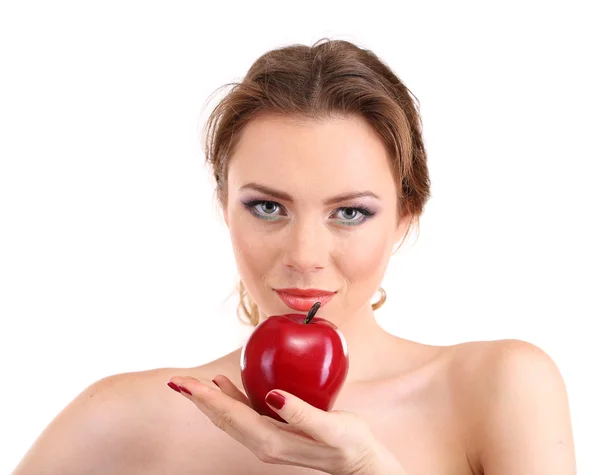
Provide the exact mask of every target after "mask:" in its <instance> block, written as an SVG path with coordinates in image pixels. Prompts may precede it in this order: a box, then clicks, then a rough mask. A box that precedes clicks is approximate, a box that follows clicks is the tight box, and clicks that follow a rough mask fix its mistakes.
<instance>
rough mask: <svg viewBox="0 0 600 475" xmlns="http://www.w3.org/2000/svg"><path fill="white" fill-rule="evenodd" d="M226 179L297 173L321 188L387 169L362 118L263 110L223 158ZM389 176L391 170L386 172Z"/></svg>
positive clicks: (283, 179) (377, 176)
mask: <svg viewBox="0 0 600 475" xmlns="http://www.w3.org/2000/svg"><path fill="white" fill-rule="evenodd" d="M228 168H229V179H228V181H229V182H230V183H236V184H238V185H239V186H243V184H244V183H242V182H265V181H268V182H270V184H271V185H273V184H279V187H278V188H281V187H282V186H284V185H285V183H287V182H297V181H298V179H301V180H310V181H311V182H312V183H315V184H321V185H323V184H325V185H327V188H331V187H334V188H337V187H336V183H338V184H339V185H340V186H341V187H342V188H344V187H345V188H348V187H349V186H350V187H351V188H355V187H359V188H360V187H363V188H364V187H365V186H367V185H369V184H371V185H372V186H373V185H374V184H377V182H380V181H381V180H382V178H384V176H385V175H391V170H390V167H389V162H388V158H387V153H386V150H385V147H384V145H383V142H382V141H381V139H380V138H379V137H378V135H377V134H376V133H375V132H374V131H373V130H372V129H371V128H370V127H369V126H368V125H367V124H366V122H365V121H364V120H362V119H360V120H359V119H356V118H352V117H350V118H337V119H321V120H317V121H309V120H303V121H299V120H296V119H293V118H285V117H277V116H267V117H261V118H258V119H255V120H253V121H252V122H250V123H249V124H248V125H247V126H246V128H245V129H244V131H243V132H242V135H241V137H240V140H239V142H238V144H237V146H236V150H235V151H234V154H233V156H232V157H231V162H230V164H229V167H228ZM390 179H391V176H390Z"/></svg>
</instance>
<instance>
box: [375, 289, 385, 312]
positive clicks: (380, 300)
mask: <svg viewBox="0 0 600 475" xmlns="http://www.w3.org/2000/svg"><path fill="white" fill-rule="evenodd" d="M379 293H380V294H381V298H380V299H379V300H378V301H377V302H375V303H374V304H372V307H373V310H377V309H378V308H380V307H381V306H382V305H383V304H384V303H385V300H386V298H387V296H386V293H385V290H383V287H379Z"/></svg>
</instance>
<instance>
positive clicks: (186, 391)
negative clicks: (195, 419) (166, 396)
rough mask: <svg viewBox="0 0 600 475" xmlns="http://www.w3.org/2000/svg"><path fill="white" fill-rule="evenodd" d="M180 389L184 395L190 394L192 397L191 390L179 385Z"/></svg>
mask: <svg viewBox="0 0 600 475" xmlns="http://www.w3.org/2000/svg"><path fill="white" fill-rule="evenodd" d="M179 389H181V390H182V391H183V392H184V393H186V394H189V395H190V396H191V395H192V393H191V392H190V390H189V389H188V388H186V387H184V386H181V385H179Z"/></svg>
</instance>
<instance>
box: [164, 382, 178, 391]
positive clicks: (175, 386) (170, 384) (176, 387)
mask: <svg viewBox="0 0 600 475" xmlns="http://www.w3.org/2000/svg"><path fill="white" fill-rule="evenodd" d="M167 386H169V387H170V388H171V389H172V390H173V391H177V392H178V393H179V392H181V391H179V386H177V385H176V384H175V383H172V382H171V381H169V382H168V383H167Z"/></svg>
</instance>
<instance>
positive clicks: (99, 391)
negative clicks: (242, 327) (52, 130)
mask: <svg viewBox="0 0 600 475" xmlns="http://www.w3.org/2000/svg"><path fill="white" fill-rule="evenodd" d="M206 156H207V161H208V163H209V164H210V166H211V167H212V170H213V172H214V177H215V179H216V185H217V189H216V192H217V196H218V199H219V203H220V205H221V207H222V210H223V213H224V216H225V221H226V223H227V226H228V228H229V231H230V234H231V240H232V244H233V249H234V254H235V258H236V262H237V266H238V270H239V273H240V276H241V281H242V282H241V283H240V297H241V302H240V310H241V313H243V314H244V315H245V316H246V317H248V318H249V320H250V322H251V323H252V324H253V325H257V324H258V323H259V322H261V321H263V320H265V319H266V318H268V317H269V316H272V315H277V314H283V313H297V311H298V309H299V308H304V309H305V308H306V305H309V304H311V303H312V302H314V301H315V300H316V299H319V298H320V300H322V301H323V305H322V308H320V309H319V316H320V317H321V318H326V319H328V320H330V321H332V322H333V323H335V324H336V325H337V326H338V327H339V329H340V331H341V332H342V333H343V335H344V336H345V339H346V342H347V348H348V353H349V354H350V355H351V356H350V357H351V365H350V369H349V372H348V376H347V379H346V382H345V384H344V386H343V388H342V391H341V392H340V394H339V396H338V398H337V400H336V403H335V407H334V410H332V411H329V412H325V411H322V410H320V409H317V408H315V407H312V406H310V405H309V404H307V403H306V402H304V401H302V400H300V399H299V398H297V397H296V396H294V395H293V394H289V393H287V392H285V391H283V390H277V389H276V390H274V391H272V392H271V393H269V395H268V396H267V398H266V402H267V403H268V404H269V406H270V407H271V408H272V409H273V411H275V412H276V413H277V414H278V415H279V416H280V418H281V419H283V420H284V421H286V422H287V423H283V422H280V421H277V420H275V419H273V418H270V417H266V416H261V415H259V414H258V413H257V412H256V411H254V410H253V409H252V407H251V406H250V404H249V403H248V399H247V398H246V395H245V394H244V392H243V391H242V389H241V388H242V383H241V379H240V352H241V350H237V351H234V352H233V353H231V354H228V355H225V356H223V357H222V358H220V359H218V360H216V361H213V362H211V363H209V364H206V365H203V366H200V367H196V368H183V369H173V368H163V369H157V370H152V371H146V372H142V373H133V374H120V375H114V376H111V377H108V378H105V379H102V380H100V381H98V382H96V383H95V384H93V385H91V386H90V387H89V388H87V389H86V390H85V391H83V392H82V394H80V395H79V396H78V397H77V398H76V399H75V400H74V401H73V402H72V403H71V404H70V405H69V406H68V407H67V408H65V410H64V411H62V412H61V414H59V415H58V416H57V417H56V419H55V420H54V421H53V422H52V423H51V424H50V425H49V426H48V428H47V429H46V430H45V431H44V433H43V434H42V435H41V436H40V437H39V438H38V440H37V441H36V443H35V444H34V446H33V447H32V448H31V449H30V451H29V452H28V453H27V455H26V456H25V457H24V459H23V460H22V462H21V464H20V465H19V467H18V468H17V469H16V471H15V472H14V473H15V475H24V474H61V475H67V474H83V473H86V474H93V473H98V474H100V473H102V474H104V473H111V474H121V473H123V474H134V473H144V474H153V473H157V474H158V473H161V474H167V473H184V474H228V475H229V474H270V473H277V474H286V473H289V474H295V473H298V474H299V473H316V472H317V471H321V472H325V473H332V474H344V475H346V474H369V475H378V474H411V475H415V474H431V473H444V474H470V473H485V474H508V473H510V474H516V473H527V474H529V475H533V474H544V475H548V474H553V473H556V474H559V473H560V474H561V475H564V474H568V473H570V474H574V473H575V460H574V449H573V440H572V432H571V426H570V416H569V408H568V401H567V396H566V391H565V387H564V384H563V380H562V378H561V376H560V373H559V372H558V370H557V368H556V366H555V365H554V363H553V362H552V361H551V359H550V358H549V357H548V356H547V355H546V354H545V353H544V352H543V351H541V350H540V349H538V348H536V347H535V346H533V345H531V344H528V343H525V342H522V341H512V340H511V341H493V342H471V343H467V344H460V345H455V346H451V347H435V346H427V345H422V344H418V343H415V342H411V341H407V340H404V339H402V338H399V337H396V336H394V335H391V334H388V333H386V332H385V331H384V330H383V329H382V328H380V327H379V326H378V325H377V323H376V321H375V319H374V311H375V310H376V309H377V308H378V307H379V306H380V305H382V304H383V303H384V302H385V291H384V290H383V289H380V288H379V285H380V282H381V281H382V279H383V276H384V273H385V270H386V267H387V265H388V262H389V259H390V257H391V254H392V253H393V250H394V247H396V246H397V245H399V244H401V243H402V242H403V241H404V239H405V238H406V236H407V235H408V233H409V232H410V231H411V229H412V228H413V227H415V226H417V225H418V219H419V216H420V215H421V213H422V211H423V208H424V205H425V203H426V201H427V199H428V196H429V177H428V170H427V164H426V152H425V149H424V145H423V139H422V136H421V126H420V117H419V113H418V109H417V106H416V104H415V100H414V98H413V97H412V95H411V93H410V91H409V90H408V89H407V88H406V87H405V86H404V84H403V83H402V82H401V81H400V80H399V79H398V78H397V77H396V76H395V75H394V73H393V72H392V71H391V70H390V69H389V68H388V67H386V66H385V65H384V64H383V63H382V62H381V61H380V60H379V59H378V58H377V57H376V56H375V55H374V54H373V53H371V52H369V51H366V50H363V49H360V48H358V47H356V46H355V45H353V44H351V43H348V42H344V41H324V42H319V43H317V44H315V45H314V46H312V47H305V46H294V47H286V48H282V49H279V50H275V51H270V52H268V53H266V54H265V55H263V56H262V57H261V58H259V59H258V60H257V61H256V62H255V63H254V65H253V66H252V67H251V68H250V70H249V72H248V74H247V76H246V77H245V79H244V80H243V81H242V82H241V83H240V84H237V85H235V86H234V87H233V88H232V90H231V91H230V92H229V93H228V95H227V96H226V97H225V98H224V99H223V100H222V101H221V102H220V103H219V105H218V106H217V108H216V109H215V110H214V112H213V114H212V115H211V117H210V119H209V122H208V127H207V142H206ZM307 289H320V290H321V291H323V292H324V293H326V294H327V295H328V297H327V299H323V298H322V297H317V298H313V299H312V300H311V299H309V298H302V296H303V295H304V296H305V297H306V291H307ZM378 290H379V295H380V300H379V302H377V303H376V304H374V305H372V304H371V297H372V296H373V295H374V294H376V293H377V291H378ZM323 292H322V293H323ZM165 383H167V384H168V386H169V387H170V388H171V389H173V390H175V391H176V392H177V393H179V394H175V393H173V392H172V391H171V390H170V389H168V388H167V387H166V385H165ZM186 399H188V401H186Z"/></svg>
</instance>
